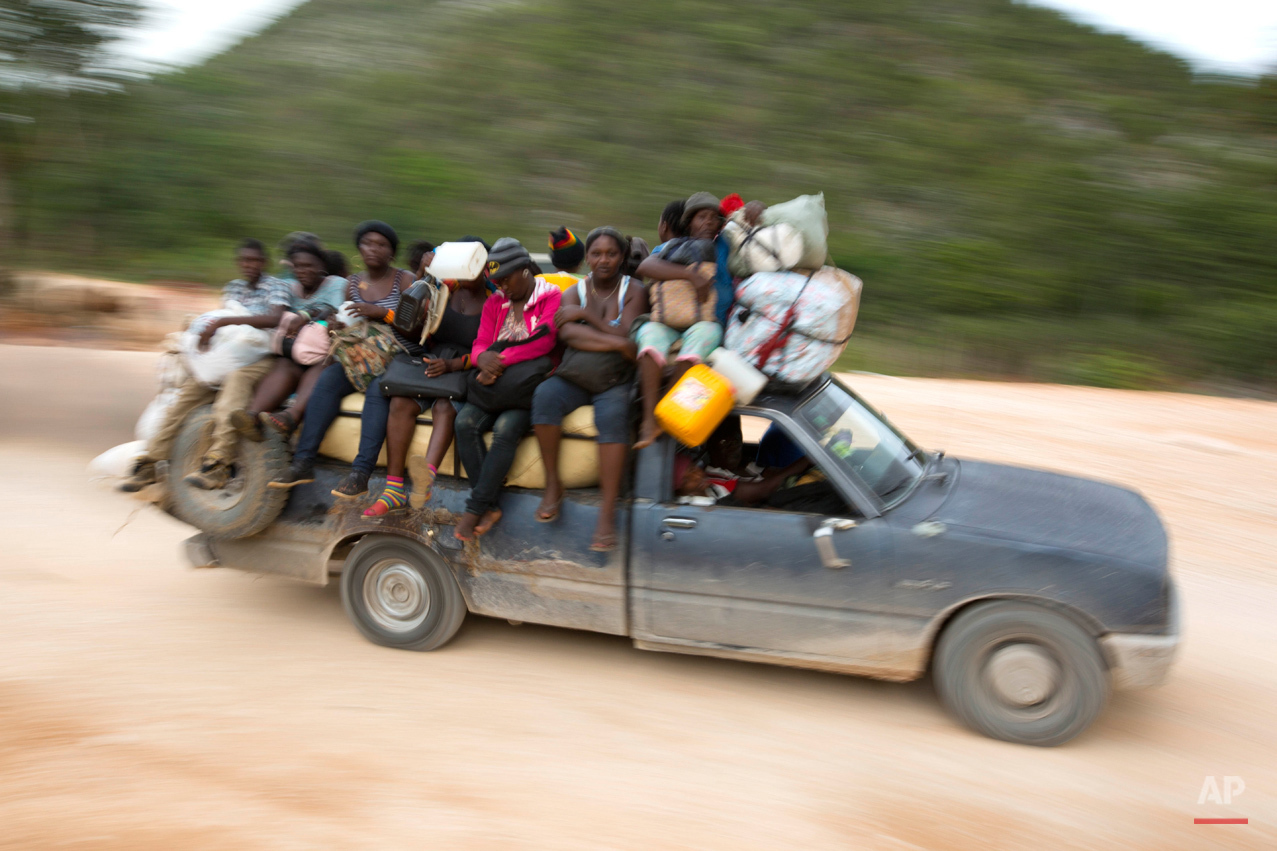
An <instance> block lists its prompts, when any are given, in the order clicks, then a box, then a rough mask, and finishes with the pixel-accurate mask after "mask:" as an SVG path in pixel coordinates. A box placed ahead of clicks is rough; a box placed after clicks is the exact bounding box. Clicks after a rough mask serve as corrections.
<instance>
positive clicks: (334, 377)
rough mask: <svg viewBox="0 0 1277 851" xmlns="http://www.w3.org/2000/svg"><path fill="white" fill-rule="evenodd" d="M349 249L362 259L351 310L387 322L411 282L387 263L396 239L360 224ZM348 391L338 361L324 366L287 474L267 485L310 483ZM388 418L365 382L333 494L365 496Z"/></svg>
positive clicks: (385, 401) (406, 346)
mask: <svg viewBox="0 0 1277 851" xmlns="http://www.w3.org/2000/svg"><path fill="white" fill-rule="evenodd" d="M355 245H356V247H357V248H358V249H359V256H360V257H361V258H363V261H364V270H365V271H364V272H362V273H360V274H357V275H352V276H351V277H350V293H349V296H350V300H351V301H352V302H354V305H353V307H352V311H353V312H354V313H357V314H359V315H360V316H363V317H365V318H366V319H367V320H369V321H371V322H385V323H387V324H389V322H390V320H391V319H393V318H394V317H393V311H394V309H395V306H396V305H397V304H398V303H399V295H400V293H402V292H403V291H404V290H405V289H407V288H408V287H410V286H411V285H412V284H413V283H414V278H413V276H412V275H411V274H410V273H408V272H405V271H404V270H403V269H398V268H395V266H394V265H393V264H394V259H395V252H396V251H398V249H399V237H398V235H397V234H396V233H395V231H394V229H393V228H392V227H390V225H388V224H386V223H385V222H378V221H370V222H364V223H363V224H361V225H360V226H359V227H358V228H357V229H356V230H355ZM391 330H392V331H394V335H395V340H396V341H397V342H398V343H399V345H400V346H401V347H402V348H403V350H404V351H406V352H408V353H410V354H414V355H420V354H421V353H422V348H421V345H420V344H419V343H416V342H414V341H412V340H409V339H408V338H406V337H404V336H403V335H402V334H400V333H399V331H398V330H397V329H395V328H394V327H393V326H391ZM354 392H355V388H354V386H353V385H351V383H350V380H349V379H348V378H346V372H345V370H344V369H343V368H342V365H341V364H340V363H332V364H329V365H328V366H327V367H325V368H324V371H323V373H322V374H321V375H320V377H319V381H318V382H317V383H316V384H315V389H314V390H313V391H312V392H311V396H310V402H309V404H308V406H307V408H306V418H305V419H304V420H303V421H302V429H301V434H300V435H299V436H298V438H297V448H296V449H295V450H294V451H293V463H292V465H291V466H290V467H289V468H288V471H287V472H285V473H284V474H283V475H281V476H280V477H279V478H278V479H276V480H275V481H273V482H271V487H278V488H291V487H293V486H295V485H300V484H302V483H303V482H312V481H314V480H315V458H316V457H317V456H318V455H319V444H320V443H322V442H323V440H324V435H325V434H326V433H327V432H328V427H329V426H330V425H332V423H333V420H335V419H337V415H338V414H339V413H340V412H341V400H342V399H344V398H345V397H346V396H348V395H350V394H351V393H354ZM389 415H390V399H389V398H387V397H386V396H383V395H382V393H381V382H379V381H373V382H371V383H369V385H368V389H367V391H365V394H364V410H363V415H362V417H363V423H362V427H361V433H360V438H359V454H358V455H356V456H355V460H354V462H353V463H352V464H351V471H350V475H349V476H347V477H346V479H345V481H343V482H342V483H341V484H339V485H338V486H337V487H335V488H334V489H333V494H334V495H336V496H339V497H356V496H359V495H360V494H364V493H367V492H368V477H369V476H370V475H372V470H373V467H374V466H375V465H376V463H377V456H378V454H380V452H381V445H382V443H383V442H385V439H386V420H387V418H388V417H389Z"/></svg>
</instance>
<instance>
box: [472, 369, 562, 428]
mask: <svg viewBox="0 0 1277 851" xmlns="http://www.w3.org/2000/svg"><path fill="white" fill-rule="evenodd" d="M552 369H554V361H552V360H550V358H549V357H539V358H534V359H533V360H525V361H523V362H522V363H516V364H514V365H513V366H507V367H506V368H505V372H502V373H501V377H500V378H498V379H497V380H496V381H494V382H492V383H491V384H480V383H479V370H477V369H473V370H471V371H470V376H469V386H468V387H467V388H466V401H467V402H468V403H470V404H472V405H475V406H476V407H479V408H481V409H483V410H485V411H487V412H488V413H490V414H499V413H501V412H502V411H512V410H524V411H528V410H531V409H532V394H533V393H535V392H536V390H537V387H539V386H540V385H541V382H542V381H545V379H546V378H548V377H549V375H550V371H551V370H552Z"/></svg>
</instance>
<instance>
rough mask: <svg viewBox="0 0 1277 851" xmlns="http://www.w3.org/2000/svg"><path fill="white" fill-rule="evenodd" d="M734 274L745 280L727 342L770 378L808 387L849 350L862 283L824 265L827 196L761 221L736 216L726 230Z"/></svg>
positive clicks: (779, 209)
mask: <svg viewBox="0 0 1277 851" xmlns="http://www.w3.org/2000/svg"><path fill="white" fill-rule="evenodd" d="M723 232H724V234H725V235H726V237H727V239H728V240H729V242H730V244H731V254H730V258H729V261H728V265H729V268H731V270H732V273H733V274H734V275H737V276H738V277H742V278H744V280H742V281H741V282H740V283H739V284H738V285H737V287H736V304H735V305H734V307H733V308H732V312H731V315H730V316H729V317H728V324H727V329H726V335H725V337H724V340H723V345H724V346H725V347H726V348H728V349H730V350H731V351H733V352H735V353H737V354H738V355H740V356H741V357H742V358H743V359H744V360H745V361H746V362H748V363H750V364H752V365H753V366H754V367H756V368H757V369H759V370H761V371H762V372H763V373H764V374H765V375H767V376H768V377H769V378H772V379H775V380H777V381H781V382H785V383H787V384H805V383H806V382H809V381H812V380H814V379H815V378H817V377H818V376H819V375H820V374H821V373H822V372H824V371H825V370H827V369H829V368H830V367H831V366H833V364H834V362H835V361H837V360H838V357H839V356H840V355H841V354H842V353H843V350H844V349H846V347H847V341H848V340H849V339H851V332H852V329H853V328H854V327H855V325H856V313H857V310H858V309H859V307H860V291H861V287H862V284H861V281H860V279H859V278H857V277H856V276H855V275H852V274H849V273H848V272H844V271H843V270H841V269H838V268H835V267H833V266H829V265H825V261H826V258H827V257H828V243H827V240H828V236H829V223H828V220H827V219H826V216H825V199H824V196H823V195H803V196H800V197H798V198H795V199H794V200H792V201H788V202H786V203H784V204H777V205H775V206H773V207H769V208H767V210H766V211H765V212H764V213H763V215H762V218H761V221H759V222H758V223H757V224H756V225H755V226H752V227H751V226H750V225H749V224H747V223H746V222H745V220H744V218H743V216H740V215H739V214H737V215H734V216H733V218H732V220H731V221H730V222H728V224H727V225H726V227H725V228H724V230H723Z"/></svg>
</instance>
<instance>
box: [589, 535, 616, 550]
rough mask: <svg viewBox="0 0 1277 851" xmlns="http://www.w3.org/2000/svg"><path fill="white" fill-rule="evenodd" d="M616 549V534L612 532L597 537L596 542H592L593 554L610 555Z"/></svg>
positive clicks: (595, 537)
mask: <svg viewBox="0 0 1277 851" xmlns="http://www.w3.org/2000/svg"><path fill="white" fill-rule="evenodd" d="M615 549H616V533H615V532H612V533H611V534H608V535H595V536H594V540H593V541H591V542H590V552H592V553H610V552H612V551H613V550H615Z"/></svg>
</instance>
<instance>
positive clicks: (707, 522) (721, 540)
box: [631, 494, 891, 667]
mask: <svg viewBox="0 0 1277 851" xmlns="http://www.w3.org/2000/svg"><path fill="white" fill-rule="evenodd" d="M846 497H847V495H846V494H844V498H846ZM632 535H633V538H632V540H633V559H632V563H631V606H632V613H633V624H632V626H633V634H634V636H635V637H636V638H639V639H644V640H648V641H656V642H664V643H675V644H689V645H706V646H709V645H712V646H717V647H729V648H747V649H751V650H755V651H761V652H763V653H776V654H782V655H789V656H793V655H798V656H801V657H808V658H811V659H814V660H830V661H836V662H841V663H846V664H850V665H863V666H867V667H873V666H875V665H876V663H877V657H878V654H879V647H880V636H881V634H882V630H883V626H884V622H886V621H888V620H890V618H891V615H890V613H889V612H888V611H886V605H887V602H888V600H889V593H888V592H889V589H890V584H891V564H890V561H891V560H890V535H889V532H888V530H887V528H886V524H885V521H883V520H882V519H881V518H872V519H853V518H831V517H826V516H824V515H819V514H807V513H798V512H788V511H777V510H772V509H766V508H738V507H726V506H719V505H708V506H702V505H681V504H677V503H675V502H673V501H672V500H666V501H659V500H658V501H654V502H653V503H652V504H649V505H646V506H643V507H642V509H640V510H637V511H636V512H635V516H634V527H633V529H632Z"/></svg>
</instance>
